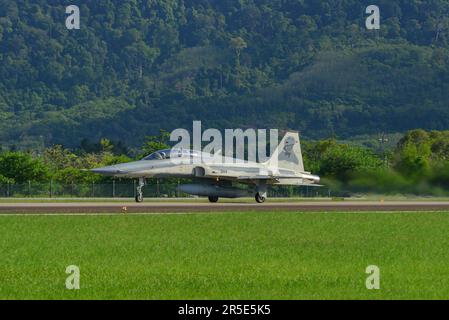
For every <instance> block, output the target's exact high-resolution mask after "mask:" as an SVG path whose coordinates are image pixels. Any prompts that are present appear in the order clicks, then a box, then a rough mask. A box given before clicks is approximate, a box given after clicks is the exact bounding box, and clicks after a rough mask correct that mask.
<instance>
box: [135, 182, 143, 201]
mask: <svg viewBox="0 0 449 320" xmlns="http://www.w3.org/2000/svg"><path fill="white" fill-rule="evenodd" d="M144 185H145V179H144V178H139V184H138V185H137V188H136V196H135V198H134V199H135V200H136V202H137V203H140V202H143V192H142V188H143V186H144Z"/></svg>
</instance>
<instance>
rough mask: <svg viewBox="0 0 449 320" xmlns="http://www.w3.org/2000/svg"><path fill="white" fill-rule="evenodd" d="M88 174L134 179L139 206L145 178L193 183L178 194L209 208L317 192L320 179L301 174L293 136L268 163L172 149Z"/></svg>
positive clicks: (287, 136) (298, 149)
mask: <svg viewBox="0 0 449 320" xmlns="http://www.w3.org/2000/svg"><path fill="white" fill-rule="evenodd" d="M217 159H219V161H217ZM91 171H92V172H94V173H99V174H103V175H107V176H113V177H117V178H132V179H136V178H137V179H138V180H139V183H138V185H137V190H136V191H137V192H136V197H135V200H136V202H142V201H143V191H142V188H143V187H144V186H145V183H146V179H147V178H168V177H170V178H173V177H177V178H189V179H192V180H193V181H194V182H192V183H189V184H184V185H181V186H179V191H181V192H184V193H186V194H190V195H196V196H204V197H208V198H209V201H210V202H213V203H215V202H217V201H218V200H219V198H220V197H221V198H240V197H247V196H249V195H252V196H254V198H255V200H256V201H257V202H258V203H263V202H265V200H266V198H267V189H268V186H269V185H296V186H302V185H309V186H318V183H319V182H320V177H318V176H316V175H313V174H311V173H310V172H306V171H305V170H304V164H303V158H302V153H301V145H300V140H299V134H298V133H297V132H287V133H286V134H285V136H284V138H283V139H282V141H281V142H280V144H279V145H278V147H277V149H276V150H275V152H274V153H273V154H272V156H271V158H270V159H269V160H268V161H266V162H263V163H259V162H250V161H236V159H234V158H230V157H225V156H219V157H217V154H215V155H211V154H210V153H204V152H201V151H196V150H191V149H182V148H173V149H166V150H160V151H157V152H154V153H152V154H150V155H149V156H147V157H145V158H143V159H142V160H139V161H134V162H129V163H123V164H117V165H113V166H107V167H103V168H97V169H92V170H91ZM239 183H240V184H245V185H250V186H252V188H249V189H242V188H239V187H236V186H235V184H239ZM248 190H250V191H248Z"/></svg>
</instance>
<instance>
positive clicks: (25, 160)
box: [0, 152, 49, 183]
mask: <svg viewBox="0 0 449 320" xmlns="http://www.w3.org/2000/svg"><path fill="white" fill-rule="evenodd" d="M0 174H1V175H3V176H4V177H6V178H8V179H11V180H13V181H15V182H17V183H25V182H28V181H32V182H44V181H47V180H48V179H49V168H48V167H47V166H46V165H45V164H44V162H43V161H42V159H34V158H33V157H32V156H31V155H30V154H27V153H23V152H6V153H3V154H2V155H0Z"/></svg>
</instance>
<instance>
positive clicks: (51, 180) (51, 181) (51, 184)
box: [50, 179, 53, 198]
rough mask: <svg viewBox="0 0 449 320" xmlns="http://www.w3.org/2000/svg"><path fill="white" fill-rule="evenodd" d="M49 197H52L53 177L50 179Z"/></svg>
mask: <svg viewBox="0 0 449 320" xmlns="http://www.w3.org/2000/svg"><path fill="white" fill-rule="evenodd" d="M50 198H53V179H50Z"/></svg>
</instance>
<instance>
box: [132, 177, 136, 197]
mask: <svg viewBox="0 0 449 320" xmlns="http://www.w3.org/2000/svg"><path fill="white" fill-rule="evenodd" d="M133 194H134V195H133V197H134V198H135V197H136V180H134V179H133Z"/></svg>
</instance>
